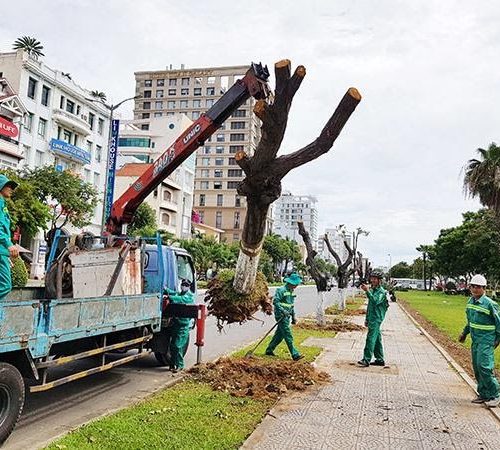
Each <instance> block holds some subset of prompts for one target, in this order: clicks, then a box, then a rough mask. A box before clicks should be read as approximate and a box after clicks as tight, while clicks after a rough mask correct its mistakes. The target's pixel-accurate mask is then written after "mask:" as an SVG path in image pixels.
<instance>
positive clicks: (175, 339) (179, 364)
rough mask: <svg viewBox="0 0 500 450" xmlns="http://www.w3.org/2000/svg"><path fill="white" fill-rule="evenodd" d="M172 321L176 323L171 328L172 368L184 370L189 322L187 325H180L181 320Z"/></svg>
mask: <svg viewBox="0 0 500 450" xmlns="http://www.w3.org/2000/svg"><path fill="white" fill-rule="evenodd" d="M172 320H173V321H174V323H173V325H172V328H171V330H172V331H171V332H172V338H171V340H170V366H171V367H172V368H175V369H184V350H185V348H186V346H187V343H188V339H189V328H190V327H189V322H188V323H187V324H185V323H179V322H178V320H179V319H172ZM181 320H182V319H181ZM188 320H189V319H188Z"/></svg>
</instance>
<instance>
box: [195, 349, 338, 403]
mask: <svg viewBox="0 0 500 450" xmlns="http://www.w3.org/2000/svg"><path fill="white" fill-rule="evenodd" d="M188 373H189V374H190V375H191V376H192V377H193V378H194V379H195V380H197V381H202V382H205V383H208V384H210V385H211V386H212V389H214V390H216V391H224V392H229V393H230V394H231V395H234V396H235V397H253V398H273V399H274V398H279V397H280V396H281V395H283V394H284V393H285V392H287V391H303V390H305V389H307V388H308V387H309V386H312V385H314V384H316V383H322V382H326V381H329V380H330V376H329V375H328V374H327V373H325V372H318V371H317V370H316V369H315V368H314V367H313V366H312V365H311V364H310V363H308V362H303V361H299V362H295V361H291V360H289V361H288V360H287V361H284V360H277V359H275V360H273V359H268V358H257V357H251V358H220V359H218V360H217V361H215V362H212V363H207V364H203V365H201V366H196V367H193V368H192V369H190V370H189V371H188Z"/></svg>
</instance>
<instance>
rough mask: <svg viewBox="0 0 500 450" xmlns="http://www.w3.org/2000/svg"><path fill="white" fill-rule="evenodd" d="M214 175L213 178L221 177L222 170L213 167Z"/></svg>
mask: <svg viewBox="0 0 500 450" xmlns="http://www.w3.org/2000/svg"><path fill="white" fill-rule="evenodd" d="M214 177H215V178H222V170H221V169H215V170H214Z"/></svg>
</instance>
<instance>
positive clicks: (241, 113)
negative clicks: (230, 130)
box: [233, 109, 247, 117]
mask: <svg viewBox="0 0 500 450" xmlns="http://www.w3.org/2000/svg"><path fill="white" fill-rule="evenodd" d="M246 116H247V111H246V110H245V109H237V110H236V111H235V112H234V113H233V117H246Z"/></svg>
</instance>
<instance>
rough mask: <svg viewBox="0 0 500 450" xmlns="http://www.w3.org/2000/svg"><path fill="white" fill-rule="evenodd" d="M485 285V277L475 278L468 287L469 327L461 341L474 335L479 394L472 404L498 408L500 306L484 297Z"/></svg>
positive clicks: (475, 366) (475, 372)
mask: <svg viewBox="0 0 500 450" xmlns="http://www.w3.org/2000/svg"><path fill="white" fill-rule="evenodd" d="M486 285H487V282H486V278H485V277H483V276H482V275H474V276H473V277H472V279H471V281H470V285H469V287H470V290H471V293H472V297H471V298H470V299H469V301H468V302H467V306H466V310H465V313H466V316H467V325H465V328H464V330H463V331H462V334H461V335H460V337H459V338H458V340H459V341H460V342H465V339H466V338H467V335H468V334H469V333H470V335H471V339H472V346H471V353H472V367H473V369H474V376H475V377H476V381H477V392H478V397H477V398H476V399H474V400H472V403H485V404H486V406H489V407H495V406H498V405H499V403H500V393H499V384H498V381H497V379H496V378H495V375H494V374H493V369H494V366H495V359H494V354H493V353H494V351H495V348H496V347H497V346H498V344H499V343H500V314H499V309H498V305H497V304H496V303H495V302H493V301H492V300H491V299H490V298H488V297H486V295H485V291H486Z"/></svg>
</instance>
